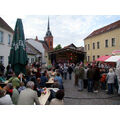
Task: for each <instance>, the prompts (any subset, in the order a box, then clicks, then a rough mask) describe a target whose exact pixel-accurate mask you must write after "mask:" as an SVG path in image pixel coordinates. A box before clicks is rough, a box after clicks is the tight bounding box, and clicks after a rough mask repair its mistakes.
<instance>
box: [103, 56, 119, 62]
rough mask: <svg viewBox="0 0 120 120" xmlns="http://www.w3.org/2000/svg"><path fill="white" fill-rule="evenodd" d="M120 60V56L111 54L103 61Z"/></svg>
mask: <svg viewBox="0 0 120 120" xmlns="http://www.w3.org/2000/svg"><path fill="white" fill-rule="evenodd" d="M117 61H120V56H111V57H109V58H108V59H107V60H105V62H117Z"/></svg>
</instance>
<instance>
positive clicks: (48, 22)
mask: <svg viewBox="0 0 120 120" xmlns="http://www.w3.org/2000/svg"><path fill="white" fill-rule="evenodd" d="M47 31H50V26H49V17H48V29H47Z"/></svg>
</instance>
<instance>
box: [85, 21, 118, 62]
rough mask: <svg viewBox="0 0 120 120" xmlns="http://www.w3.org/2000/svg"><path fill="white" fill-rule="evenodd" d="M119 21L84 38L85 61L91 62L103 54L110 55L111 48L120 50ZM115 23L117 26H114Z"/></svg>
mask: <svg viewBox="0 0 120 120" xmlns="http://www.w3.org/2000/svg"><path fill="white" fill-rule="evenodd" d="M118 23H120V21H117V24H116V22H115V23H112V24H110V25H108V26H105V27H103V28H101V29H98V30H96V31H94V32H93V33H91V34H90V35H89V36H88V37H87V38H85V39H84V46H85V51H86V59H87V62H92V61H94V60H96V59H97V58H99V57H101V56H105V55H112V51H113V50H120V27H119V26H117V25H118ZM114 25H116V26H117V27H116V28H115V26H114Z"/></svg>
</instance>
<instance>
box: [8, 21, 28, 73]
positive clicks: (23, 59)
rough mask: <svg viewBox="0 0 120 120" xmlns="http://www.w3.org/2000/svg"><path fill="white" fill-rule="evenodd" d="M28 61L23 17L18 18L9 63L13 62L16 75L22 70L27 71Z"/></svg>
mask: <svg viewBox="0 0 120 120" xmlns="http://www.w3.org/2000/svg"><path fill="white" fill-rule="evenodd" d="M27 62H28V58H27V54H26V46H25V36H24V30H23V24H22V20H21V19H17V22H16V26H15V30H14V35H13V41H12V46H11V50H10V55H9V64H11V66H12V68H13V70H14V72H15V73H16V75H19V74H20V73H21V72H22V73H24V74H25V73H26V69H25V66H26V64H27Z"/></svg>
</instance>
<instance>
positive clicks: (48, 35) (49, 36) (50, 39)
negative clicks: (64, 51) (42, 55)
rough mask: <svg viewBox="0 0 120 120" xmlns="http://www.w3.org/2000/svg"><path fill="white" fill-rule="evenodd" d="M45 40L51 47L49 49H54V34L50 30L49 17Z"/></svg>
mask: <svg viewBox="0 0 120 120" xmlns="http://www.w3.org/2000/svg"><path fill="white" fill-rule="evenodd" d="M44 41H46V43H47V45H48V47H49V50H53V36H52V33H51V31H50V24H49V18H48V26H47V32H46V35H45V37H44Z"/></svg>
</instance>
